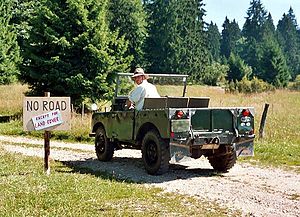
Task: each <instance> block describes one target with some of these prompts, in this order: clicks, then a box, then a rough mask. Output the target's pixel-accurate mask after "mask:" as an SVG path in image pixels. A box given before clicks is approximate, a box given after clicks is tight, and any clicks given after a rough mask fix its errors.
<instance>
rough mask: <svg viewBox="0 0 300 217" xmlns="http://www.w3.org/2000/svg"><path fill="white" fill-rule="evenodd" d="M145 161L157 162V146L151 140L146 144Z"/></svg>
mask: <svg viewBox="0 0 300 217" xmlns="http://www.w3.org/2000/svg"><path fill="white" fill-rule="evenodd" d="M146 154H147V161H148V163H149V164H151V165H152V164H155V163H156V162H157V159H158V156H157V146H156V143H155V142H153V141H150V142H149V143H148V144H147V150H146Z"/></svg>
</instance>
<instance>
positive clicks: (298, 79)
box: [289, 75, 300, 90]
mask: <svg viewBox="0 0 300 217" xmlns="http://www.w3.org/2000/svg"><path fill="white" fill-rule="evenodd" d="M289 89H291V90H300V75H297V77H296V79H295V82H294V83H293V84H292V85H291V86H290V87H289Z"/></svg>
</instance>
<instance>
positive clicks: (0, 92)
mask: <svg viewBox="0 0 300 217" xmlns="http://www.w3.org/2000/svg"><path fill="white" fill-rule="evenodd" d="M27 90H28V88H27V86H25V85H21V84H12V85H0V115H14V114H16V113H21V112H22V107H23V105H22V103H23V93H24V92H26V91H27Z"/></svg>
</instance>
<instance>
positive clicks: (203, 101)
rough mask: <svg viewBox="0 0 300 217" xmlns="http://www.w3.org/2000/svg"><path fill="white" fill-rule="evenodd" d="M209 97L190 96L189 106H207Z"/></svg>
mask: <svg viewBox="0 0 300 217" xmlns="http://www.w3.org/2000/svg"><path fill="white" fill-rule="evenodd" d="M209 99H210V98H209V97H190V98H189V103H188V107H189V108H207V107H208V105H209Z"/></svg>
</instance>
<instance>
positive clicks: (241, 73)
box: [227, 53, 252, 81]
mask: <svg viewBox="0 0 300 217" xmlns="http://www.w3.org/2000/svg"><path fill="white" fill-rule="evenodd" d="M228 66H229V71H228V74H227V80H229V81H240V80H242V79H243V78H244V77H245V78H247V79H248V78H249V77H250V76H251V75H252V69H251V67H250V66H248V65H247V64H246V63H245V62H244V61H243V60H242V59H241V57H240V56H238V55H236V54H234V53H231V54H230V57H229V59H228Z"/></svg>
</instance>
